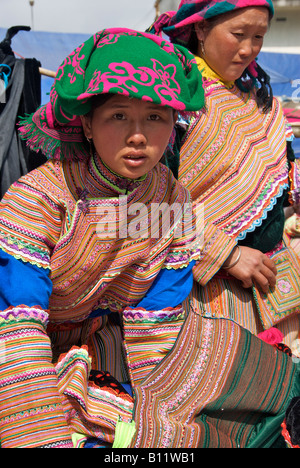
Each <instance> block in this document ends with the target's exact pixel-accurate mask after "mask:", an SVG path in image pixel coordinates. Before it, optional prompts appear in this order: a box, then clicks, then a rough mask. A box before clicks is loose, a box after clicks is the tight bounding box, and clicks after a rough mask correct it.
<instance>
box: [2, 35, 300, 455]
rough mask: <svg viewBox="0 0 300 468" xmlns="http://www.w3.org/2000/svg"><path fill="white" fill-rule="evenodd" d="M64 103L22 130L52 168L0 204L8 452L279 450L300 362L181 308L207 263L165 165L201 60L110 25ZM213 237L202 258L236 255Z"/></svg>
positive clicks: (69, 75) (58, 91)
mask: <svg viewBox="0 0 300 468" xmlns="http://www.w3.org/2000/svg"><path fill="white" fill-rule="evenodd" d="M137 51H141V53H140V54H137ZM50 98H51V99H50V103H49V104H47V105H46V106H44V107H42V108H40V109H38V110H37V112H36V113H35V114H33V115H32V116H28V117H27V118H26V119H24V121H23V122H22V124H21V127H20V132H21V135H22V136H23V138H24V139H25V140H26V141H27V142H28V144H29V145H30V147H31V148H33V149H41V150H42V151H43V152H44V153H45V154H46V155H47V156H48V157H49V161H48V162H47V163H46V164H44V165H43V166H41V167H40V168H38V169H36V170H35V171H33V172H31V173H30V174H28V175H26V176H24V177H23V178H22V179H20V180H19V181H17V182H16V183H15V184H13V186H12V187H11V188H10V190H9V191H8V193H7V194H6V196H5V197H4V199H3V200H2V202H1V204H0V246H1V250H0V304H1V312H0V440H1V446H2V447H68V448H71V447H73V446H76V447H90V446H92V447H94V446H96V447H113V448H121V447H135V448H139V447H145V448H159V447H161V448H178V449H179V448H191V447H198V446H199V447H214V446H222V447H238V446H241V447H251V446H261V447H264V446H265V447H268V446H272V445H273V444H274V443H276V442H277V439H278V438H279V437H280V433H281V423H282V422H283V420H284V416H285V411H286V409H287V406H288V404H289V402H290V400H291V398H293V397H294V396H296V395H297V394H299V391H298V388H297V386H298V369H297V366H296V365H295V364H294V363H293V362H292V360H291V359H289V358H288V356H287V355H285V354H284V353H282V352H280V351H278V350H276V349H274V348H273V347H271V346H269V345H267V344H266V343H264V342H263V341H261V340H260V339H258V338H256V337H254V336H252V335H251V334H250V333H249V332H247V331H246V330H244V329H242V328H241V327H239V326H238V325H237V324H235V323H234V322H232V321H230V320H219V321H216V320H212V319H207V318H203V317H202V316H201V313H200V311H199V310H198V309H197V308H190V311H189V313H187V310H186V309H185V308H183V306H182V303H183V301H184V300H185V299H186V298H187V296H188V294H189V292H190V291H191V288H192V285H193V272H192V269H193V266H194V265H195V261H196V260H199V258H200V254H201V256H203V258H205V255H204V253H202V252H201V250H203V243H202V239H201V236H199V234H201V231H198V225H197V217H196V212H195V213H193V210H192V209H191V208H192V206H191V202H190V195H189V193H188V191H187V190H186V189H185V188H184V187H183V186H182V185H181V184H180V183H179V182H178V181H177V180H176V179H175V178H174V177H173V175H172V173H171V171H170V170H169V169H168V168H167V167H166V166H165V165H163V164H161V163H160V159H161V157H162V156H163V153H164V151H165V149H166V146H167V145H168V146H169V147H170V146H172V144H173V127H174V123H175V121H176V120H177V113H178V112H183V113H184V114H186V115H187V114H188V113H189V112H195V111H197V110H199V109H200V108H201V107H202V106H203V87H202V80H199V72H198V68H197V64H196V62H195V60H194V58H193V56H192V55H191V54H190V53H189V52H188V51H187V49H186V48H183V47H181V46H178V47H177V46H176V47H174V46H173V45H172V44H170V43H169V42H166V41H165V40H162V39H160V38H157V37H155V36H154V35H149V34H143V33H138V32H136V31H131V30H118V29H117V30H104V31H100V32H99V33H97V34H95V35H94V36H93V37H91V38H90V39H89V40H88V41H87V42H85V43H84V44H82V45H81V46H79V47H78V48H76V49H75V50H74V52H72V53H71V54H70V55H69V56H68V57H67V58H66V59H65V61H64V62H63V64H62V65H61V67H59V70H58V72H57V76H56V80H55V83H54V85H53V88H52V90H51V96H50ZM170 137H171V138H170ZM169 139H170V144H168V143H169ZM200 221H201V220H200ZM200 227H201V224H200ZM214 233H215V229H214V227H211V237H210V238H209V240H207V249H206V250H207V251H208V252H210V250H211V251H212V252H214V250H218V249H219V248H220V247H221V248H222V252H221V254H219V261H221V257H222V261H223V262H226V259H227V257H228V255H230V253H231V251H232V250H234V248H235V245H236V243H235V241H234V240H232V239H230V238H229V237H228V236H225V235H224V238H222V239H221V241H222V242H221V241H220V236H214ZM204 250H205V249H204ZM258 389H259V391H258Z"/></svg>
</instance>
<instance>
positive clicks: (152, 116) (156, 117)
mask: <svg viewBox="0 0 300 468" xmlns="http://www.w3.org/2000/svg"><path fill="white" fill-rule="evenodd" d="M149 120H160V116H159V115H158V114H151V115H150V116H149Z"/></svg>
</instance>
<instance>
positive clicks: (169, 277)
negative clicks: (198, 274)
mask: <svg viewBox="0 0 300 468" xmlns="http://www.w3.org/2000/svg"><path fill="white" fill-rule="evenodd" d="M194 265H195V262H191V263H190V264H189V266H187V267H185V268H179V269H178V270H173V269H172V270H167V269H163V270H161V271H160V272H159V274H158V276H157V278H156V279H155V281H154V283H153V285H152V286H151V288H150V289H149V291H148V292H147V294H146V295H145V297H144V298H143V299H142V300H141V302H140V303H139V305H138V307H143V308H144V309H146V310H161V309H165V308H166V307H177V306H178V305H180V304H181V303H182V301H184V300H185V299H186V298H187V296H188V295H189V293H190V292H191V289H192V286H193V271H192V269H193V266H194Z"/></svg>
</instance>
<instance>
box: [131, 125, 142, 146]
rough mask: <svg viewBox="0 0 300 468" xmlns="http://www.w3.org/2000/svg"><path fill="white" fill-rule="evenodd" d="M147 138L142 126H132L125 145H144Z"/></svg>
mask: <svg viewBox="0 0 300 468" xmlns="http://www.w3.org/2000/svg"><path fill="white" fill-rule="evenodd" d="M146 142H147V137H146V134H145V130H144V128H143V126H142V125H133V126H131V128H130V131H129V133H128V138H127V143H128V144H131V145H137V146H139V145H145V144H146Z"/></svg>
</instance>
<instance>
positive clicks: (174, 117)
mask: <svg viewBox="0 0 300 468" xmlns="http://www.w3.org/2000/svg"><path fill="white" fill-rule="evenodd" d="M177 119H178V112H177V111H174V114H173V120H174V125H175V124H176V122H177Z"/></svg>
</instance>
